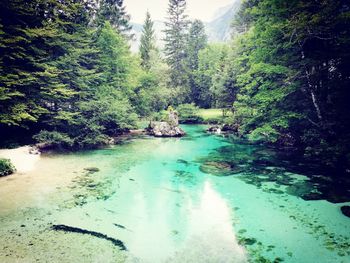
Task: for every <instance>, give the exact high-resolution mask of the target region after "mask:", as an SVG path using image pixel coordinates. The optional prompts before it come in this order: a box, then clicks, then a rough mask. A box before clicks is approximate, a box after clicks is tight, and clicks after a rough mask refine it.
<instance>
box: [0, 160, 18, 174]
mask: <svg viewBox="0 0 350 263" xmlns="http://www.w3.org/2000/svg"><path fill="white" fill-rule="evenodd" d="M14 172H16V168H15V166H14V165H13V164H12V163H11V161H10V160H9V159H0V176H6V175H10V174H13V173H14Z"/></svg>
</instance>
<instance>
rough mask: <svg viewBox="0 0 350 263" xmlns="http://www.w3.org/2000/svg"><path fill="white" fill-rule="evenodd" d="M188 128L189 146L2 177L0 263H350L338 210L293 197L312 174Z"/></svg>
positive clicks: (143, 145) (78, 160) (137, 146)
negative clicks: (74, 230)
mask: <svg viewBox="0 0 350 263" xmlns="http://www.w3.org/2000/svg"><path fill="white" fill-rule="evenodd" d="M185 129H186V131H187V133H188V134H189V136H188V137H186V138H183V139H178V138H176V139H160V138H157V139H154V138H147V137H146V138H137V139H134V140H129V141H127V142H126V143H121V144H120V145H118V146H115V147H111V148H108V149H104V150H99V151H90V152H83V153H76V154H69V155H57V156H47V157H43V158H42V160H41V161H39V162H38V164H37V166H36V169H35V170H33V171H31V172H30V173H25V174H21V175H13V176H11V177H7V178H0V194H1V199H0V225H1V228H0V242H1V244H4V245H3V247H2V249H1V250H0V262H35V261H38V262H43V261H44V262H46V261H50V262H146V263H147V262H152V263H153V262H155V263H156V262H181V263H182V262H210V263H211V262H213V263H216V262H225V263H226V262H237V263H240V262H247V261H248V260H250V261H251V262H281V261H283V262H310V263H311V262H314V259H315V258H321V259H322V260H321V261H319V262H349V260H348V259H349V256H350V254H349V247H350V243H349V238H350V222H349V220H348V218H346V217H345V216H343V215H342V214H341V213H340V210H339V207H338V205H335V204H332V203H329V202H327V201H325V200H320V201H305V200H304V199H301V198H299V197H298V195H297V194H295V191H294V190H293V189H294V188H295V187H294V188H293V186H294V185H297V186H298V188H300V187H301V186H303V187H304V188H303V190H302V191H303V193H304V192H305V191H308V189H309V188H308V185H309V184H308V180H309V179H308V177H305V176H302V175H299V174H295V173H292V171H289V170H288V168H285V166H283V167H282V165H281V166H280V167H279V166H277V165H278V162H277V161H276V154H275V153H274V152H273V151H271V150H269V149H263V148H261V147H260V148H257V147H256V146H252V145H247V144H243V143H235V142H232V141H231V142H230V141H228V140H226V139H224V138H220V137H217V136H208V135H207V134H206V133H205V132H204V128H203V127H201V126H186V127H185ZM271 163H273V165H274V166H271ZM203 164H204V165H205V167H203ZM259 165H260V166H259ZM259 167H263V169H258V168H259ZM87 168H88V169H87ZM223 175H225V176H223ZM292 190H293V191H292ZM311 190H312V188H311ZM52 225H66V226H70V227H75V228H79V229H82V230H87V231H90V232H94V233H100V234H101V235H104V237H110V238H112V239H118V240H121V241H122V242H123V243H124V245H125V246H126V248H127V251H126V252H123V251H120V250H119V248H118V247H117V246H114V245H113V243H112V242H108V239H103V238H98V237H99V236H101V235H99V234H96V235H95V236H89V235H84V234H82V233H70V232H63V231H53V230H52V228H51V226H52Z"/></svg>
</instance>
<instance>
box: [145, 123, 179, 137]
mask: <svg viewBox="0 0 350 263" xmlns="http://www.w3.org/2000/svg"><path fill="white" fill-rule="evenodd" d="M147 130H148V132H149V134H150V135H153V136H155V137H182V136H184V135H185V132H184V131H183V130H182V129H181V128H180V127H178V126H171V125H170V124H169V123H167V122H151V123H150V124H149V126H148V129H147Z"/></svg>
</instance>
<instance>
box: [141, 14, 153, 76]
mask: <svg viewBox="0 0 350 263" xmlns="http://www.w3.org/2000/svg"><path fill="white" fill-rule="evenodd" d="M153 25H154V23H153V21H152V19H151V15H150V13H149V12H148V11H147V14H146V20H145V23H144V25H143V30H142V36H141V43H140V55H141V60H142V62H141V65H142V67H143V68H144V69H146V70H149V69H150V67H151V61H150V60H151V52H152V50H153V49H155V43H154V42H155V36H154V29H153Z"/></svg>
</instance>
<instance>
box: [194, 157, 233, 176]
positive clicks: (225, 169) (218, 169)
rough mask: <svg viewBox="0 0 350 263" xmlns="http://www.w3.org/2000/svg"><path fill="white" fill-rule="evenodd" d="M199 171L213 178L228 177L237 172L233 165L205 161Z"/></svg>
mask: <svg viewBox="0 0 350 263" xmlns="http://www.w3.org/2000/svg"><path fill="white" fill-rule="evenodd" d="M199 170H200V171H201V172H203V173H206V174H212V175H215V176H228V175H231V174H232V173H235V172H237V171H235V166H234V165H233V164H231V163H228V162H222V161H206V162H204V163H203V164H202V165H201V166H200V167H199Z"/></svg>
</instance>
